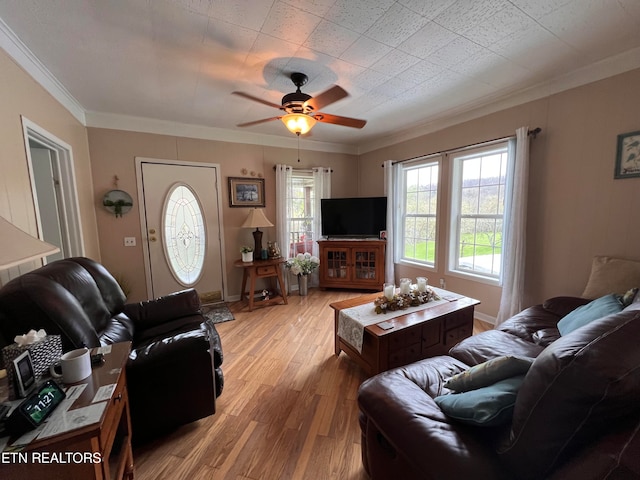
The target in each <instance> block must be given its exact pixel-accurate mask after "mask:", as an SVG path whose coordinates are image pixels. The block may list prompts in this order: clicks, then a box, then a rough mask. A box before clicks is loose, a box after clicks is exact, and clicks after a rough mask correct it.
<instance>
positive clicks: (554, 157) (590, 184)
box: [359, 70, 640, 316]
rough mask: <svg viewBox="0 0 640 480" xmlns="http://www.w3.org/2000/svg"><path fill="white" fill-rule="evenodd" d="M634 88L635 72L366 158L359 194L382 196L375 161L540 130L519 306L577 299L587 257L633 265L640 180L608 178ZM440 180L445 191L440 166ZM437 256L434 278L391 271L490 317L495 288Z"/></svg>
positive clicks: (633, 121) (639, 225)
mask: <svg viewBox="0 0 640 480" xmlns="http://www.w3.org/2000/svg"><path fill="white" fill-rule="evenodd" d="M639 84H640V70H634V71H631V72H628V73H625V74H622V75H618V76H615V77H612V78H609V79H606V80H602V81H599V82H596V83H593V84H589V85H585V86H582V87H579V88H575V89H572V90H568V91H566V92H563V93H559V94H556V95H553V96H550V97H548V98H545V99H541V100H538V101H534V102H530V103H527V104H524V105H521V106H518V107H514V108H510V109H508V110H503V111H501V112H498V113H495V114H492V115H488V116H485V117H482V118H479V119H476V120H473V121H469V122H465V123H462V124H459V125H456V126H452V127H450V128H446V129H443V130H441V131H438V132H435V133H432V134H429V135H425V136H422V137H419V138H416V139H413V140H410V141H406V142H403V143H401V144H397V145H394V146H392V147H387V148H384V149H380V150H376V151H374V152H369V153H367V154H364V155H362V156H361V157H360V159H359V163H360V167H359V169H360V172H361V175H360V182H359V185H360V187H361V192H362V193H364V192H365V190H364V189H365V188H367V190H366V193H367V194H371V195H382V194H383V186H382V178H383V175H382V172H381V170H382V169H381V168H380V164H381V163H382V162H383V161H384V160H386V159H394V160H400V159H404V158H410V157H414V156H417V155H422V154H428V153H431V152H437V151H442V150H446V149H450V148H455V147H458V146H462V145H467V144H473V143H477V142H482V141H484V140H489V139H492V138H497V137H502V136H508V135H513V134H514V133H515V130H516V129H517V128H518V127H520V126H529V127H531V128H534V127H541V128H542V129H543V132H542V134H541V135H540V136H538V138H537V139H536V140H532V142H531V166H530V182H529V199H528V200H529V215H528V219H527V238H528V244H527V267H526V268H527V273H526V284H525V289H526V304H527V305H531V304H534V303H538V302H540V301H542V300H544V299H546V298H548V297H551V296H555V295H579V294H580V293H581V292H582V290H583V288H584V286H585V284H586V281H587V278H588V275H589V270H590V266H591V259H592V257H593V256H594V255H614V256H622V257H628V258H636V259H638V258H640V251H639V250H638V245H640V222H638V221H637V220H636V218H635V217H636V215H635V214H634V212H637V211H638V209H640V178H632V179H623V180H614V179H613V171H614V165H615V156H616V138H617V135H618V134H620V133H625V132H630V131H637V130H640V120H639V119H640V117H638V105H640V90H639V89H638V88H637V85H639ZM443 173H444V181H443V187H445V186H446V185H447V183H448V174H449V172H448V165H444V172H443ZM443 193H444V194H445V195H446V194H447V193H448V191H447V190H446V189H445V191H444V192H443ZM441 233H442V232H441ZM440 239H441V240H442V237H441V238H440ZM443 250H444V249H440V250H439V252H438V268H437V271H435V272H426V271H425V270H424V269H419V268H412V267H409V266H402V265H399V266H398V268H397V269H396V281H397V280H398V278H400V277H404V276H408V277H413V278H415V277H416V276H417V275H426V276H427V277H429V279H430V282H431V283H436V284H437V282H438V279H439V278H445V280H446V285H447V288H448V289H450V290H454V291H458V292H461V293H464V294H467V295H469V296H472V297H475V298H478V299H479V300H481V301H482V304H481V305H480V306H479V307H478V311H479V312H482V313H484V314H487V315H489V316H495V315H496V314H497V312H498V308H499V301H500V289H499V288H496V287H491V286H487V285H484V284H480V283H476V282H471V281H468V280H465V279H461V278H458V277H454V276H447V275H446V274H445V269H444V264H445V256H444V251H443Z"/></svg>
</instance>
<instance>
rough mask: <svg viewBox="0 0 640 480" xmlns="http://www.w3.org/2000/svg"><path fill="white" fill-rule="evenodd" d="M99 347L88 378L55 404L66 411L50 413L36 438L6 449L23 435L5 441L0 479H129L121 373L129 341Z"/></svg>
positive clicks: (126, 410)
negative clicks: (99, 354)
mask: <svg viewBox="0 0 640 480" xmlns="http://www.w3.org/2000/svg"><path fill="white" fill-rule="evenodd" d="M105 349H106V352H105V353H104V358H105V361H104V363H103V364H102V365H97V366H93V371H92V373H91V376H89V377H87V378H85V379H84V380H82V381H80V382H77V383H73V384H71V385H70V386H68V389H67V399H65V400H64V401H63V403H62V404H61V405H59V406H58V409H61V408H65V407H66V408H67V410H66V411H64V410H61V411H58V410H55V411H54V412H53V413H52V415H51V417H50V418H49V419H47V421H46V422H45V424H44V425H42V426H41V427H39V430H38V437H37V438H35V440H31V441H28V443H26V445H25V446H24V447H23V448H19V449H15V448H13V447H11V446H10V445H11V444H12V443H13V442H15V441H16V440H19V441H20V442H22V441H23V440H22V439H23V438H25V437H26V435H25V436H23V437H21V438H20V439H15V438H10V439H9V446H6V447H5V449H4V452H0V455H2V458H3V459H4V460H6V461H3V462H2V463H1V464H0V476H1V477H2V478H3V479H7V480H9V479H11V480H13V479H15V480H19V479H27V478H48V479H57V478H61V479H62V478H82V479H101V480H105V479H127V480H131V479H133V473H134V472H133V454H132V451H131V417H130V416H129V397H128V395H127V379H126V374H125V367H126V364H127V359H128V358H129V351H130V349H131V342H122V343H115V344H113V345H111V346H108V347H102V348H101V350H105ZM97 350H98V349H96V348H94V349H92V351H91V353H92V354H93V353H96V351H97ZM71 392H74V393H71ZM70 395H71V398H69V396H70ZM75 397H77V398H75ZM65 402H67V403H70V405H68V404H67V405H65Z"/></svg>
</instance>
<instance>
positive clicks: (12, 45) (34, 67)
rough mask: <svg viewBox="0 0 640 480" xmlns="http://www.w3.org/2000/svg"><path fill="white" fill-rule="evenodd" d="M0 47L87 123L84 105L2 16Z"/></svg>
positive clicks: (80, 120) (81, 121)
mask: <svg viewBox="0 0 640 480" xmlns="http://www.w3.org/2000/svg"><path fill="white" fill-rule="evenodd" d="M0 47H1V48H2V49H3V50H4V51H5V52H7V54H8V55H9V56H10V57H11V58H13V60H14V61H15V62H16V63H17V64H18V65H19V66H20V67H22V69H24V70H25V71H26V72H27V73H28V74H29V75H31V77H32V78H33V79H34V80H35V81H36V82H38V83H39V84H40V85H41V86H42V88H44V89H45V90H46V91H47V92H49V94H51V96H53V98H55V99H56V100H57V101H58V102H60V103H61V104H62V106H63V107H64V108H66V109H67V110H68V111H69V112H70V113H71V115H73V116H74V117H75V118H76V119H77V120H78V121H79V122H80V123H81V124H82V125H86V123H85V110H84V108H83V107H82V105H80V103H79V102H78V101H77V100H76V99H75V98H74V97H73V95H71V94H70V93H69V91H68V90H67V89H66V88H65V87H64V85H62V84H61V83H60V82H59V81H58V79H57V78H56V77H54V76H53V74H52V73H51V72H50V71H49V69H47V67H45V66H44V64H43V63H42V62H41V61H40V60H39V59H38V57H36V56H35V55H34V54H33V52H32V51H31V50H29V48H28V47H27V46H26V45H25V44H24V43H22V40H20V38H18V36H17V35H16V34H15V33H14V32H13V30H11V28H9V26H8V25H7V24H6V23H5V22H4V20H2V18H0Z"/></svg>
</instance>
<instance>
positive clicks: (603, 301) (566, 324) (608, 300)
mask: <svg viewBox="0 0 640 480" xmlns="http://www.w3.org/2000/svg"><path fill="white" fill-rule="evenodd" d="M621 311H622V303H620V300H619V297H618V296H617V295H614V294H613V293H612V294H610V295H605V296H604V297H600V298H598V299H596V300H594V301H592V302H590V303H587V304H586V305H583V306H581V307H578V308H576V309H575V310H574V311H572V312H571V313H569V314H568V315H565V316H564V317H562V319H560V321H559V322H558V330H559V331H560V335H567V334H568V333H571V332H573V331H574V330H576V329H577V328H580V327H584V326H585V325H587V324H589V323H591V322H593V321H594V320H598V319H599V318H602V317H606V316H607V315H611V314H612V313H618V312H621Z"/></svg>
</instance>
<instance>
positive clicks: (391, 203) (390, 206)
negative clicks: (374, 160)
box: [384, 160, 401, 283]
mask: <svg viewBox="0 0 640 480" xmlns="http://www.w3.org/2000/svg"><path fill="white" fill-rule="evenodd" d="M400 168H401V166H400V164H399V163H396V164H395V165H394V164H393V160H386V161H385V162H384V194H385V195H386V196H387V248H386V255H385V259H384V272H385V273H384V281H385V282H386V283H395V276H396V272H395V256H394V250H395V243H396V240H397V239H396V231H397V221H398V210H397V209H398V206H399V205H400V203H401V202H399V201H398V199H397V198H396V196H397V194H398V181H399V178H400Z"/></svg>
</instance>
